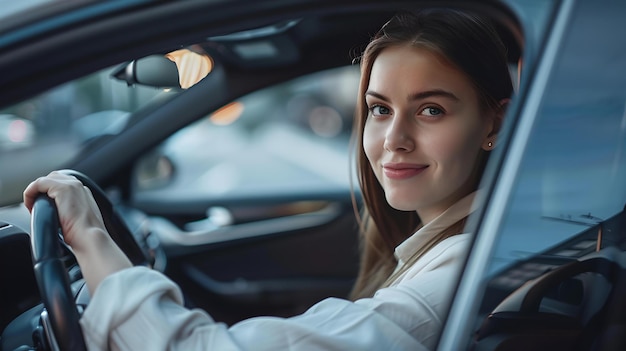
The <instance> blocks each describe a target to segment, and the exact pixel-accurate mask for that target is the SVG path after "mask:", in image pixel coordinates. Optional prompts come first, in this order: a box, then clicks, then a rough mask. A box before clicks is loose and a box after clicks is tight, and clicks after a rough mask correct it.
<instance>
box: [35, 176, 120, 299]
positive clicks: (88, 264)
mask: <svg viewBox="0 0 626 351" xmlns="http://www.w3.org/2000/svg"><path fill="white" fill-rule="evenodd" d="M40 194H47V195H48V196H49V197H50V198H51V199H53V200H54V202H55V204H56V206H57V211H58V214H59V223H60V225H61V230H62V231H63V237H64V239H65V242H66V243H67V244H68V245H69V246H70V247H71V248H72V251H73V252H74V254H75V255H76V259H77V261H78V264H79V265H80V267H81V271H82V273H83V276H84V277H85V279H86V280H87V286H88V288H89V291H91V293H92V294H93V293H94V292H95V290H96V288H97V286H98V285H99V284H100V282H101V281H102V280H103V279H104V278H106V277H107V276H108V275H109V274H112V273H114V272H116V271H119V270H121V269H124V268H127V267H131V266H132V264H131V263H130V261H129V260H128V258H127V257H126V255H125V254H124V253H123V252H122V250H121V249H120V248H119V247H118V246H117V245H116V244H115V242H114V241H113V239H111V237H110V236H109V234H108V232H107V230H106V227H105V226H104V222H103V220H102V215H101V214H100V209H98V205H97V204H96V201H95V200H94V198H93V195H92V194H91V191H90V190H89V188H87V187H85V186H84V185H83V183H81V182H80V181H79V180H78V179H76V178H74V177H72V176H69V175H65V174H62V173H58V172H52V173H50V174H48V175H47V176H45V177H41V178H38V179H36V180H35V181H33V182H32V183H30V184H29V185H28V187H26V189H25V190H24V205H25V206H26V208H28V210H29V211H32V208H33V204H34V202H35V199H36V198H37V197H38V196H39V195H40Z"/></svg>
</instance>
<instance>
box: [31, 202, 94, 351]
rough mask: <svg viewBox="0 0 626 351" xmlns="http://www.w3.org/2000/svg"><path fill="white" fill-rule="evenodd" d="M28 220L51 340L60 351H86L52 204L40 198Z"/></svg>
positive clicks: (57, 221) (34, 263)
mask: <svg viewBox="0 0 626 351" xmlns="http://www.w3.org/2000/svg"><path fill="white" fill-rule="evenodd" d="M31 218H32V219H31V244H32V245H31V246H32V253H33V269H34V272H35V279H36V281H37V285H38V286H39V292H40V294H41V299H42V301H43V304H44V307H45V308H46V311H47V313H48V321H49V324H50V327H51V328H52V332H53V334H54V339H55V340H56V343H57V345H58V347H59V349H61V350H80V351H82V350H87V346H86V345H85V339H84V337H83V332H82V329H81V327H80V323H79V320H80V314H79V313H78V310H77V307H76V302H75V301H74V296H73V294H72V290H71V288H70V280H69V276H68V274H67V271H66V268H65V265H64V263H63V260H62V256H63V249H62V245H61V240H60V238H59V233H60V225H59V217H58V213H57V209H56V206H55V204H54V201H53V200H52V199H50V198H49V197H48V196H46V195H41V196H39V197H38V198H37V199H36V200H35V203H34V205H33V210H32V217H31Z"/></svg>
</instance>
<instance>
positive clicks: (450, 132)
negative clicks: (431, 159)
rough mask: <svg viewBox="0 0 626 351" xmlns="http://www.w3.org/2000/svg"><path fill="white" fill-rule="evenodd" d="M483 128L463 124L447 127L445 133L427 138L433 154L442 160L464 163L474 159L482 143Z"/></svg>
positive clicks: (426, 142)
mask: <svg viewBox="0 0 626 351" xmlns="http://www.w3.org/2000/svg"><path fill="white" fill-rule="evenodd" d="M482 139H483V137H482V130H481V129H480V128H472V126H463V127H462V128H450V129H446V130H445V133H440V134H438V135H436V136H435V135H431V137H430V138H428V140H427V141H426V140H425V143H424V145H428V147H429V148H430V150H431V154H432V155H436V157H437V158H438V159H440V160H441V161H442V162H445V161H446V160H449V161H450V162H460V163H462V164H465V163H468V162H469V163H471V162H473V161H474V158H475V155H477V154H478V152H479V151H480V147H481V145H482Z"/></svg>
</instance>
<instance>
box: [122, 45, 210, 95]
mask: <svg viewBox="0 0 626 351" xmlns="http://www.w3.org/2000/svg"><path fill="white" fill-rule="evenodd" d="M212 68H213V61H212V60H211V58H210V57H209V56H208V55H203V54H199V53H196V52H193V51H191V50H187V49H183V50H177V51H173V52H171V53H169V54H166V55H151V56H146V57H143V58H140V59H137V60H133V61H131V62H128V63H126V64H123V65H122V66H120V67H118V68H116V69H115V70H114V71H113V73H112V74H111V76H112V77H113V78H116V79H119V80H121V81H124V82H126V83H127V84H128V85H135V84H138V85H145V86H150V87H155V88H166V89H167V88H177V89H187V88H189V87H191V86H193V85H194V84H196V83H198V82H199V81H200V80H202V79H203V78H204V77H206V76H207V75H208V74H209V73H210V72H211V69H212Z"/></svg>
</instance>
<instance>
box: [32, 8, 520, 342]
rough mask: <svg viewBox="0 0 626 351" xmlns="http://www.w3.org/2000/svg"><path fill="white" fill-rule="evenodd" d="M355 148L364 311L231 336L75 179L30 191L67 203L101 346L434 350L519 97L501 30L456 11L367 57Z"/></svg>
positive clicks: (400, 23)
mask: <svg viewBox="0 0 626 351" xmlns="http://www.w3.org/2000/svg"><path fill="white" fill-rule="evenodd" d="M361 67H362V78H361V83H360V94H359V100H358V106H357V116H356V123H355V137H356V140H357V141H358V143H357V146H358V147H357V156H358V160H357V161H358V168H359V177H360V185H361V190H362V193H363V198H364V202H365V214H364V216H363V217H362V229H363V254H362V267H361V271H360V273H359V277H358V279H357V282H356V285H355V287H354V291H353V299H354V301H347V300H343V299H337V298H329V299H326V300H323V301H321V302H320V303H318V304H316V305H315V306H313V307H311V308H310V309H309V310H308V311H307V312H305V313H304V314H302V315H300V316H296V317H292V318H287V319H283V318H275V317H259V318H253V319H249V320H246V321H243V322H240V323H238V324H236V325H234V326H232V327H227V326H226V325H224V324H222V323H218V322H215V321H213V319H212V318H211V317H210V316H209V315H207V314H206V313H205V312H204V311H200V310H188V309H185V308H184V307H183V306H182V297H181V293H180V290H179V289H178V287H177V286H176V285H175V284H174V283H172V282H171V281H170V280H168V279H167V278H166V277H164V276H163V275H161V274H160V273H158V272H155V271H151V270H149V269H147V268H144V267H131V264H130V262H129V261H128V259H127V258H126V257H125V256H124V254H123V253H122V252H121V250H119V248H118V247H117V246H116V245H115V244H114V243H113V241H112V240H111V239H110V238H109V235H108V234H107V233H106V229H105V227H104V225H103V223H102V219H101V217H100V215H99V211H98V209H97V207H96V204H95V202H94V200H93V198H92V196H91V194H90V193H89V191H88V190H86V189H85V188H84V187H83V186H82V184H80V183H79V182H78V181H77V180H76V179H74V178H72V177H68V176H65V175H62V174H59V173H55V172H53V173H51V174H49V175H48V176H46V177H42V178H39V179H37V180H35V181H34V182H33V183H31V184H30V185H29V186H28V187H27V188H26V190H25V191H24V202H25V205H26V207H27V208H29V209H32V204H33V201H34V199H35V197H36V196H38V194H39V193H47V194H48V195H49V196H50V197H51V198H53V199H54V200H55V202H56V204H57V206H58V211H59V217H60V221H61V226H62V227H63V232H64V236H65V240H66V242H67V243H68V244H69V245H70V246H71V247H72V248H73V250H74V253H75V254H76V258H77V260H78V262H79V264H80V266H81V269H82V272H83V275H84V276H85V279H86V281H87V286H88V288H89V291H90V292H92V295H93V297H92V300H91V302H90V304H89V306H88V308H87V309H86V311H85V313H84V314H83V316H82V319H81V324H82V327H83V332H84V334H85V338H86V340H87V343H88V347H89V348H90V349H108V348H111V349H120V350H138V349H143V350H156V349H180V350H211V349H216V350H287V349H289V350H295V349H298V350H315V349H324V350H361V349H363V350H405V349H406V350H409V349H410V350H419V349H431V348H434V347H435V346H436V342H437V337H438V334H439V332H440V329H441V327H442V321H443V319H444V318H445V315H446V313H447V308H448V303H449V299H450V297H451V294H452V292H453V291H454V287H455V284H456V281H457V278H458V274H459V272H460V270H461V268H462V267H463V262H464V258H465V254H466V250H467V248H468V244H469V239H470V237H469V234H462V231H463V226H464V223H465V219H466V218H467V216H468V215H469V213H470V212H471V210H472V209H471V206H472V202H473V197H474V194H475V191H476V190H477V187H478V183H479V180H480V176H481V174H482V172H483V169H484V165H485V162H486V159H487V156H488V153H489V151H490V150H492V149H493V147H494V145H495V142H496V136H497V132H498V129H499V127H500V124H501V120H502V116H503V113H504V107H505V106H506V103H507V101H508V100H507V99H508V98H509V96H510V95H511V93H512V84H511V79H510V76H509V71H508V68H507V64H506V58H505V52H504V48H503V45H502V43H501V42H500V40H499V39H498V37H497V35H496V32H495V31H494V29H493V28H492V27H491V26H490V25H489V24H488V23H487V22H486V21H484V20H483V19H481V18H480V17H477V16H472V15H468V14H465V13H461V12H457V11H451V10H429V11H424V12H420V13H418V14H402V15H398V16H396V17H394V18H393V19H391V20H390V21H389V22H388V23H387V24H386V25H385V26H384V27H383V28H382V29H381V31H380V32H379V33H378V34H377V35H376V37H375V38H374V39H373V40H372V42H371V43H370V44H369V45H368V47H367V48H366V50H365V52H364V54H363V57H362V60H361Z"/></svg>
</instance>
